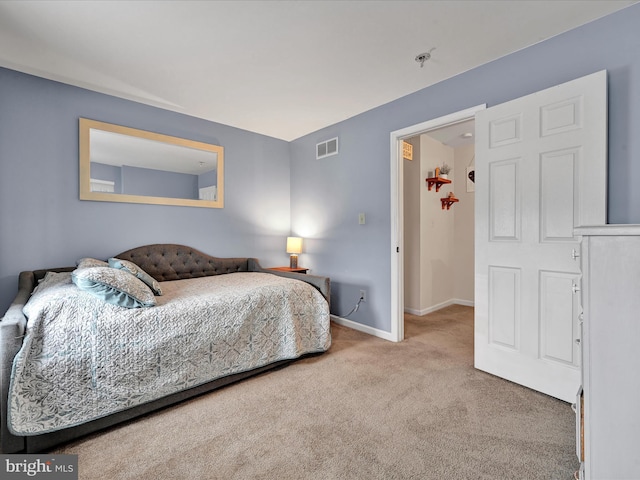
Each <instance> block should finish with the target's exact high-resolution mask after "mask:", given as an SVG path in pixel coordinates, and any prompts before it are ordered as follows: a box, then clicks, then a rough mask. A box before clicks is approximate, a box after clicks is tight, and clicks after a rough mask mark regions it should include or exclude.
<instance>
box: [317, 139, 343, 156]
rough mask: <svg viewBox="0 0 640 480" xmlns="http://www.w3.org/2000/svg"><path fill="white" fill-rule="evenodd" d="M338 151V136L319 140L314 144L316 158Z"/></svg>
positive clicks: (334, 153)
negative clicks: (322, 140)
mask: <svg viewBox="0 0 640 480" xmlns="http://www.w3.org/2000/svg"><path fill="white" fill-rule="evenodd" d="M337 153H338V137H336V138H332V139H330V140H327V141H326V142H320V143H318V144H317V145H316V158H317V159H320V158H325V157H330V156H331V155H336V154H337Z"/></svg>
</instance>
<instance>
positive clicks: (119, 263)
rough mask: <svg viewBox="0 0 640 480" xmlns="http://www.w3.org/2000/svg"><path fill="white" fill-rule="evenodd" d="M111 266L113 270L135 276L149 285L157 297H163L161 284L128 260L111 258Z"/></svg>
mask: <svg viewBox="0 0 640 480" xmlns="http://www.w3.org/2000/svg"><path fill="white" fill-rule="evenodd" d="M109 266H110V267H111V268H119V269H121V270H126V271H127V272H129V273H130V274H131V275H135V276H136V277H138V278H139V279H140V280H142V281H143V282H144V283H146V284H147V285H149V288H150V289H151V290H153V293H154V294H156V295H162V288H160V284H159V283H158V282H157V280H156V279H155V278H153V277H152V276H151V275H149V274H148V273H147V272H145V271H144V270H142V269H141V268H140V267H139V266H138V265H136V264H135V263H133V262H130V261H128V260H120V259H119V258H110V259H109Z"/></svg>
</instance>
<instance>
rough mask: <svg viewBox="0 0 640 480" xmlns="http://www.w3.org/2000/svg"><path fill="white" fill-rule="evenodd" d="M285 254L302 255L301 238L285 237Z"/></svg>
mask: <svg viewBox="0 0 640 480" xmlns="http://www.w3.org/2000/svg"><path fill="white" fill-rule="evenodd" d="M287 253H302V238H300V237H287Z"/></svg>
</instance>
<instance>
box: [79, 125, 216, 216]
mask: <svg viewBox="0 0 640 480" xmlns="http://www.w3.org/2000/svg"><path fill="white" fill-rule="evenodd" d="M79 125H80V155H79V156H80V200H93V201H98V202H125V203H146V204H152V205H180V206H188V207H205V208H223V207H224V148H223V147H221V146H219V145H212V144H208V143H202V142H197V141H194V140H187V139H184V138H179V137H172V136H170V135H163V134H159V133H154V132H148V131H145V130H138V129H136V128H130V127H124V126H121V125H114V124H111V123H105V122H99V121H96V120H90V119H87V118H80V122H79Z"/></svg>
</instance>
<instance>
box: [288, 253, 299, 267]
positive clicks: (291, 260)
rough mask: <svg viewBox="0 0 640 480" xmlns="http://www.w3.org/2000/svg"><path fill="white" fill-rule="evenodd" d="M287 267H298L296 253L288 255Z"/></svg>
mask: <svg viewBox="0 0 640 480" xmlns="http://www.w3.org/2000/svg"><path fill="white" fill-rule="evenodd" d="M289 268H298V255H291V257H289Z"/></svg>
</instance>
